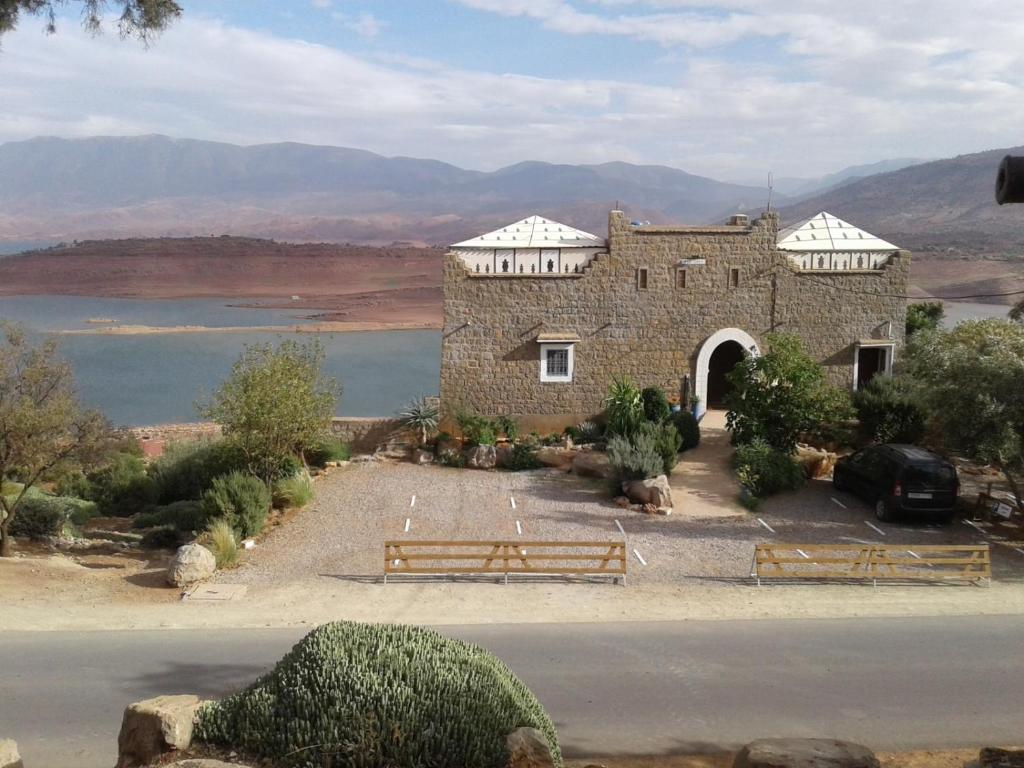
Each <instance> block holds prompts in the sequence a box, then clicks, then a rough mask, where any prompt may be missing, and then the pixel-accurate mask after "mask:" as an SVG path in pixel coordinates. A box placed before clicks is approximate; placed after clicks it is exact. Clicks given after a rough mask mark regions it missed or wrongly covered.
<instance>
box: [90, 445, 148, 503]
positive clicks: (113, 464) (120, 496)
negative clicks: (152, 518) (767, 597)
mask: <svg viewBox="0 0 1024 768" xmlns="http://www.w3.org/2000/svg"><path fill="white" fill-rule="evenodd" d="M88 480H89V485H90V497H91V500H92V501H95V502H96V503H97V504H98V505H99V508H100V512H101V513H102V514H104V515H111V516H114V517H128V516H129V515H133V514H135V513H136V512H138V511H139V510H141V509H144V508H145V507H148V506H149V505H150V504H152V503H153V502H154V501H155V500H156V486H155V484H154V482H153V480H152V478H151V477H150V476H149V475H148V474H147V473H146V464H145V462H144V461H143V460H142V459H141V458H139V457H138V456H136V455H134V454H131V453H117V454H114V456H113V457H111V460H110V462H109V463H108V464H107V465H106V466H104V467H102V468H100V469H98V470H96V471H95V472H91V473H90V474H89V478H88Z"/></svg>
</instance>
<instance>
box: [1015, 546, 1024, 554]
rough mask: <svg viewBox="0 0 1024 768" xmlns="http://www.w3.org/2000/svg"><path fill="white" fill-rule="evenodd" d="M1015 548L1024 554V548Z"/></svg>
mask: <svg viewBox="0 0 1024 768" xmlns="http://www.w3.org/2000/svg"><path fill="white" fill-rule="evenodd" d="M1014 549H1015V550H1017V551H1018V552H1020V553H1021V554H1022V555H1024V549H1021V548H1020V547H1014Z"/></svg>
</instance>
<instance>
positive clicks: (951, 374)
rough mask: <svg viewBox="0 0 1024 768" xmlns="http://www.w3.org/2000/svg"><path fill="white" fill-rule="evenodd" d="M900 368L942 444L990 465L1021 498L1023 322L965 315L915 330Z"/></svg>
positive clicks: (1023, 474) (1023, 476) (1023, 459)
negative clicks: (943, 325) (946, 327)
mask: <svg viewBox="0 0 1024 768" xmlns="http://www.w3.org/2000/svg"><path fill="white" fill-rule="evenodd" d="M906 368H907V373H908V374H909V375H911V376H913V378H914V380H915V381H916V383H917V384H916V385H917V387H918V390H919V393H920V395H921V398H922V400H923V402H924V403H925V404H926V405H927V407H928V410H929V413H930V414H931V416H932V418H933V420H934V421H935V423H936V424H937V425H938V426H939V427H940V428H941V430H942V434H943V437H944V439H945V442H946V444H947V446H948V447H949V448H950V449H951V450H954V451H957V452H959V453H962V454H963V455H964V456H966V457H968V458H971V459H975V460H978V461H982V462H985V463H988V464H991V465H992V466H994V467H996V468H997V469H998V470H999V471H1000V472H1002V473H1003V475H1004V476H1005V477H1006V481H1007V483H1008V484H1009V486H1010V489H1011V490H1012V491H1013V495H1014V497H1015V498H1016V500H1017V503H1018V505H1019V504H1021V503H1022V501H1024V500H1022V498H1021V490H1022V483H1024V386H1022V382H1024V326H1022V325H1020V324H1019V323H1014V322H1011V321H1009V320H973V321H968V322H963V323H960V324H959V325H957V327H956V328H954V329H953V330H951V331H938V330H936V331H923V332H921V333H917V334H915V335H914V338H913V339H912V340H911V342H910V343H909V347H908V351H907V363H906Z"/></svg>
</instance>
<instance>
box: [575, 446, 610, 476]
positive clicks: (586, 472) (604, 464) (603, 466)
mask: <svg viewBox="0 0 1024 768" xmlns="http://www.w3.org/2000/svg"><path fill="white" fill-rule="evenodd" d="M572 471H573V472H574V473H575V474H577V475H579V476H580V477H596V478H598V479H599V480H610V479H611V478H613V477H615V468H614V467H612V463H611V461H609V460H608V454H606V453H602V452H600V451H580V452H579V453H577V454H576V455H575V456H574V457H573V459H572Z"/></svg>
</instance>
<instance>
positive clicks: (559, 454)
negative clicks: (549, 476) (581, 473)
mask: <svg viewBox="0 0 1024 768" xmlns="http://www.w3.org/2000/svg"><path fill="white" fill-rule="evenodd" d="M535 455H536V456H537V461H539V462H540V463H541V464H543V465H544V466H545V467H554V468H555V469H564V470H568V469H569V468H570V467H572V462H573V459H574V458H576V456H577V451H574V450H572V449H570V448H558V447H556V446H554V445H542V446H541V447H540V448H538V449H537V453H536V454H535Z"/></svg>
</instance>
